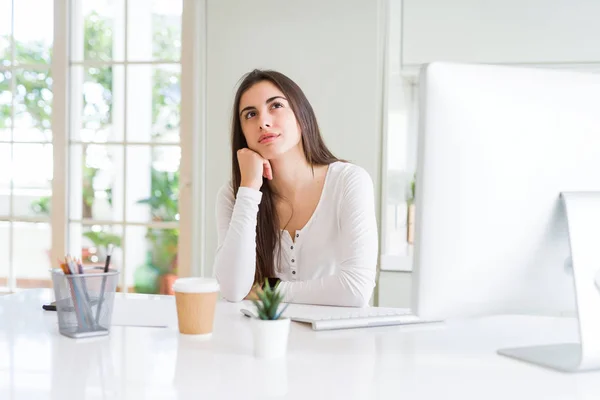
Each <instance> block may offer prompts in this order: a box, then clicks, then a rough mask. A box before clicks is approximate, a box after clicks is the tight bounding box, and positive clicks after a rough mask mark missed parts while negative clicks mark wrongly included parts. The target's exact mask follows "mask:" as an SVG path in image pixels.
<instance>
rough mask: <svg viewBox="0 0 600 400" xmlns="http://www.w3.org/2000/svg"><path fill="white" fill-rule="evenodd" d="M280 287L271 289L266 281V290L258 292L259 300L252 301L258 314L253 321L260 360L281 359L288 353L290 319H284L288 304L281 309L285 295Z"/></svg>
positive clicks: (256, 353) (255, 344)
mask: <svg viewBox="0 0 600 400" xmlns="http://www.w3.org/2000/svg"><path fill="white" fill-rule="evenodd" d="M278 286H279V284H277V285H275V287H274V288H271V286H270V285H269V281H268V280H266V281H265V286H264V288H263V289H262V290H256V296H257V297H258V299H254V300H252V302H253V303H254V305H255V306H256V311H257V314H258V317H256V318H252V320H251V324H252V334H253V337H254V355H255V356H256V357H259V358H279V357H283V356H284V355H285V353H286V351H287V342H288V336H289V332H290V319H289V318H287V317H282V314H283V312H284V311H285V309H286V308H287V306H288V304H286V305H285V306H283V308H281V309H280V305H281V302H282V301H283V294H282V293H281V292H280V291H279V290H278Z"/></svg>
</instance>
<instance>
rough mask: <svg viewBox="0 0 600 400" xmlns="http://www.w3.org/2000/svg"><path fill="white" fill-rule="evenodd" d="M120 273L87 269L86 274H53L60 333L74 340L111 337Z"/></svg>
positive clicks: (57, 270)
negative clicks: (103, 336)
mask: <svg viewBox="0 0 600 400" xmlns="http://www.w3.org/2000/svg"><path fill="white" fill-rule="evenodd" d="M118 280H119V271H116V270H109V271H108V272H106V273H105V272H104V269H103V268H102V267H91V268H85V269H84V273H83V274H74V275H65V274H64V272H63V271H62V270H60V269H54V270H52V283H53V286H54V295H55V297H56V311H57V314H58V331H59V332H60V333H61V334H62V335H65V336H68V337H71V338H85V337H92V336H102V335H108V333H109V331H110V324H111V320H112V311H113V304H114V299H115V290H116V288H117V282H118Z"/></svg>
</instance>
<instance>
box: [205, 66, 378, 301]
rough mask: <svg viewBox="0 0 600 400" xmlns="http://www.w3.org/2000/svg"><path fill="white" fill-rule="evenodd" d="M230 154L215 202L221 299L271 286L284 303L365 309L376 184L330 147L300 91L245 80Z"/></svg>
mask: <svg viewBox="0 0 600 400" xmlns="http://www.w3.org/2000/svg"><path fill="white" fill-rule="evenodd" d="M349 117H350V116H349ZM348 140H352V138H348ZM231 149H232V175H233V179H232V181H231V182H230V183H228V184H226V185H225V186H223V187H222V188H221V190H220V191H219V193H218V196H217V230H218V248H217V254H216V258H215V265H214V271H215V275H216V278H217V280H218V281H219V283H220V285H221V294H222V295H223V297H224V298H225V299H227V300H229V301H240V300H242V299H244V298H252V297H253V296H255V293H254V291H256V290H260V287H261V286H262V285H263V284H264V282H265V279H269V281H270V283H271V284H272V283H274V281H280V283H279V289H280V290H281V291H282V292H283V293H284V294H285V300H284V301H286V302H293V303H308V304H321V305H337V306H355V307H362V306H365V305H367V304H368V302H369V299H370V297H371V294H372V292H373V287H374V286H375V273H376V264H377V249H378V238H377V223H376V219H375V206H374V194H373V182H372V180H371V178H370V176H369V174H368V173H367V172H366V171H365V170H364V169H362V168H360V167H358V166H356V165H353V164H350V163H347V162H343V161H340V160H338V159H337V158H336V157H335V156H334V155H333V154H332V153H331V152H330V151H329V149H327V147H326V146H325V144H324V142H323V139H322V138H321V134H320V132H319V127H318V125H317V120H316V117H315V114H314V112H313V109H312V107H311V105H310V103H309V102H308V100H307V99H306V97H305V95H304V93H303V92H302V90H301V89H300V88H299V87H298V85H296V84H295V83H294V82H293V81H292V80H291V79H289V78H288V77H286V76H285V75H283V74H281V73H279V72H275V71H264V70H254V71H252V72H250V73H248V74H247V75H245V77H244V79H243V81H242V82H241V84H240V86H239V88H238V90H237V93H236V95H235V101H234V111H233V118H232V146H231Z"/></svg>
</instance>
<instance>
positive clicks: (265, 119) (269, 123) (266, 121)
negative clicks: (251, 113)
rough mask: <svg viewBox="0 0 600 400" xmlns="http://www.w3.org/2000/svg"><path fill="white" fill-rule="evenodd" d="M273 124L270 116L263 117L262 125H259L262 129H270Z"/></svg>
mask: <svg viewBox="0 0 600 400" xmlns="http://www.w3.org/2000/svg"><path fill="white" fill-rule="evenodd" d="M271 126H272V121H271V119H270V118H268V117H262V118H261V120H260V126H259V128H260V129H261V130H266V129H269V128H270V127H271Z"/></svg>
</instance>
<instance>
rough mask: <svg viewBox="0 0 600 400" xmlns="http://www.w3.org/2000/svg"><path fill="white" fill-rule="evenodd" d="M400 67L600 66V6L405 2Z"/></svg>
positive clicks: (554, 1)
mask: <svg viewBox="0 0 600 400" xmlns="http://www.w3.org/2000/svg"><path fill="white" fill-rule="evenodd" d="M403 14H404V15H403V28H402V31H403V40H402V41H403V49H402V62H403V64H404V65H416V64H421V63H425V62H430V61H433V60H444V61H469V62H482V63H588V62H598V61H600V46H598V38H599V37H600V23H598V19H599V18H600V1H598V0H495V1H481V0H452V1H447V0H404V7H403Z"/></svg>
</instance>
